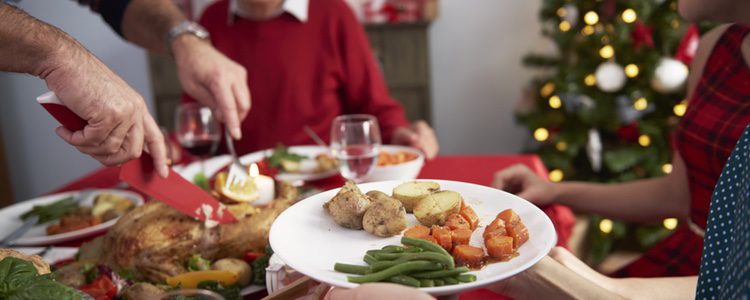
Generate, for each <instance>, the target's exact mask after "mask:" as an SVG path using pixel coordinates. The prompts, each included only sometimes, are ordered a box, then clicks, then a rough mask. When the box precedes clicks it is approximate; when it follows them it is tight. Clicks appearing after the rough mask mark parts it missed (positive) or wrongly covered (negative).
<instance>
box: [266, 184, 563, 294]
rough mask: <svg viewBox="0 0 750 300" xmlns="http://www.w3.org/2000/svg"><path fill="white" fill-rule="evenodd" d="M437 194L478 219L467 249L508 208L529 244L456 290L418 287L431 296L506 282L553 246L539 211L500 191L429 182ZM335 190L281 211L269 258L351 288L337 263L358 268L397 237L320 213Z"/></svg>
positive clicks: (376, 186) (548, 227) (365, 189)
mask: <svg viewBox="0 0 750 300" xmlns="http://www.w3.org/2000/svg"><path fill="white" fill-rule="evenodd" d="M430 181H434V182H437V183H439V184H440V187H441V189H443V190H452V191H456V192H458V193H460V194H461V195H462V197H463V199H464V201H465V203H466V204H467V205H470V206H471V207H472V208H473V209H474V210H475V211H476V213H477V215H478V216H479V219H480V227H479V228H477V230H475V231H474V234H473V235H472V238H471V244H472V245H474V246H480V245H482V243H483V242H482V232H483V231H484V226H485V225H487V224H489V223H490V222H491V221H492V220H494V219H495V216H496V215H497V214H498V213H499V212H501V211H503V210H505V209H508V208H511V209H513V210H514V211H515V212H516V213H518V215H519V216H520V217H521V220H522V222H523V223H524V224H525V225H526V227H528V230H529V240H528V241H527V242H526V243H525V244H523V245H522V246H521V247H520V248H519V249H518V253H519V255H518V256H517V257H515V258H513V259H511V260H510V261H507V262H496V263H491V264H488V265H486V266H485V267H483V268H482V269H481V270H477V271H471V272H470V273H471V274H475V275H476V276H477V280H476V281H474V282H470V283H461V284H458V285H451V286H442V287H429V288H422V290H424V291H425V292H427V293H430V294H432V295H435V296H440V295H449V294H456V293H459V292H461V291H464V290H471V289H476V288H480V287H483V286H486V285H488V284H491V283H493V282H497V281H500V280H503V279H505V278H508V277H511V276H513V275H515V274H517V273H519V272H521V271H523V270H526V269H528V268H529V267H531V266H533V265H534V264H536V263H537V262H538V261H539V260H540V259H542V258H543V257H544V256H545V255H547V253H548V252H549V250H550V249H552V247H554V245H555V243H556V242H557V235H556V233H555V229H554V227H553V225H552V221H550V219H549V217H547V215H546V214H544V212H542V211H541V210H540V209H539V208H537V207H536V206H535V205H533V204H532V203H530V202H528V201H526V200H524V199H522V198H520V197H518V196H515V195H513V194H510V193H506V192H504V191H501V190H497V189H493V188H489V187H485V186H481V185H476V184H470V183H463V182H457V181H447V180H430ZM401 183H403V181H381V182H372V183H366V184H360V185H358V186H359V188H360V189H361V190H362V192H363V193H366V192H368V191H371V190H378V191H382V192H385V193H388V194H390V193H391V191H392V190H393V188H394V187H396V186H397V185H399V184H401ZM338 190H339V189H335V190H329V191H326V192H323V193H320V194H317V195H315V196H312V197H310V198H307V199H305V200H302V201H300V202H298V203H297V204H295V205H293V206H292V207H290V208H288V209H287V210H286V211H284V212H283V213H282V214H281V215H280V216H279V217H278V219H276V221H275V222H274V223H273V225H272V226H271V232H270V243H271V247H272V248H273V250H274V253H275V254H276V255H278V256H279V258H281V260H282V261H284V263H286V264H287V265H288V266H290V267H291V268H293V269H295V270H297V271H299V272H301V273H303V274H305V275H307V276H309V277H312V278H314V279H315V280H318V281H321V282H325V283H328V284H331V285H333V286H337V287H344V288H352V287H355V286H357V284H356V283H350V282H348V281H347V280H346V277H347V276H349V275H348V274H344V273H339V272H336V271H334V270H333V266H334V264H335V263H337V262H341V263H348V264H359V265H364V262H362V257H363V256H364V254H365V252H366V251H367V250H372V249H379V248H381V247H383V246H386V245H400V244H401V243H400V239H401V235H398V236H393V237H388V238H381V237H377V236H374V235H371V234H369V233H367V232H365V231H364V230H351V229H347V228H344V227H341V226H339V225H337V224H336V223H335V222H334V221H333V219H332V218H331V216H330V215H328V213H327V212H326V211H325V210H324V209H323V204H324V203H325V202H327V201H328V200H330V199H331V198H332V197H333V196H334V195H336V193H337V192H338ZM408 221H409V227H411V226H414V225H417V224H418V222H417V220H416V219H415V218H414V215H412V214H408Z"/></svg>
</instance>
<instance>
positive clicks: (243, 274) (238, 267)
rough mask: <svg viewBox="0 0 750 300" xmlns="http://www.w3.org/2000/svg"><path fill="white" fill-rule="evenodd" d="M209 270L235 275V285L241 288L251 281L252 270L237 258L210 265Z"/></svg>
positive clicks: (225, 259) (218, 261)
mask: <svg viewBox="0 0 750 300" xmlns="http://www.w3.org/2000/svg"><path fill="white" fill-rule="evenodd" d="M211 270H219V271H229V272H232V273H235V274H237V284H238V285H239V286H241V287H243V286H247V285H248V284H250V280H252V279H253V269H252V268H251V267H250V265H249V264H248V263H246V262H245V261H244V260H241V259H238V258H222V259H220V260H217V261H215V262H214V263H213V264H212V265H211Z"/></svg>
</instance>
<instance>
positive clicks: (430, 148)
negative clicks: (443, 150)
mask: <svg viewBox="0 0 750 300" xmlns="http://www.w3.org/2000/svg"><path fill="white" fill-rule="evenodd" d="M392 142H393V143H394V144H396V145H404V146H411V147H414V148H417V149H419V150H422V152H423V153H424V156H425V158H427V159H433V158H435V156H437V154H438V150H439V149H440V146H439V145H438V141H437V137H436V136H435V131H434V130H433V129H432V127H430V125H429V124H427V122H425V121H416V122H414V124H412V126H411V128H404V127H400V128H397V129H396V131H395V132H394V133H393V139H392Z"/></svg>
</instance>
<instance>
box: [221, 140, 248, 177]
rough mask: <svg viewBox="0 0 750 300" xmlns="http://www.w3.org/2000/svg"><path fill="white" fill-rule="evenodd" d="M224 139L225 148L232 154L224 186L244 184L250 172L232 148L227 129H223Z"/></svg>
mask: <svg viewBox="0 0 750 300" xmlns="http://www.w3.org/2000/svg"><path fill="white" fill-rule="evenodd" d="M224 140H226V143H227V149H228V150H229V154H230V155H231V156H232V163H231V164H230V166H229V174H227V181H226V182H225V183H224V188H225V189H228V188H230V187H231V186H233V185H239V186H244V185H245V183H246V182H247V179H248V178H249V177H250V174H248V171H247V169H246V168H245V167H244V166H243V165H242V163H241V162H240V158H239V157H238V156H237V151H235V150H234V141H233V140H232V137H231V136H229V131H227V130H224Z"/></svg>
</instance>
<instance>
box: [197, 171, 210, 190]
mask: <svg viewBox="0 0 750 300" xmlns="http://www.w3.org/2000/svg"><path fill="white" fill-rule="evenodd" d="M208 182H209V181H208V177H207V176H206V174H205V173H203V172H198V173H197V174H195V176H193V184H195V185H197V186H198V187H199V188H201V189H203V190H204V191H206V192H209V191H211V185H210V184H209V183H208Z"/></svg>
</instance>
